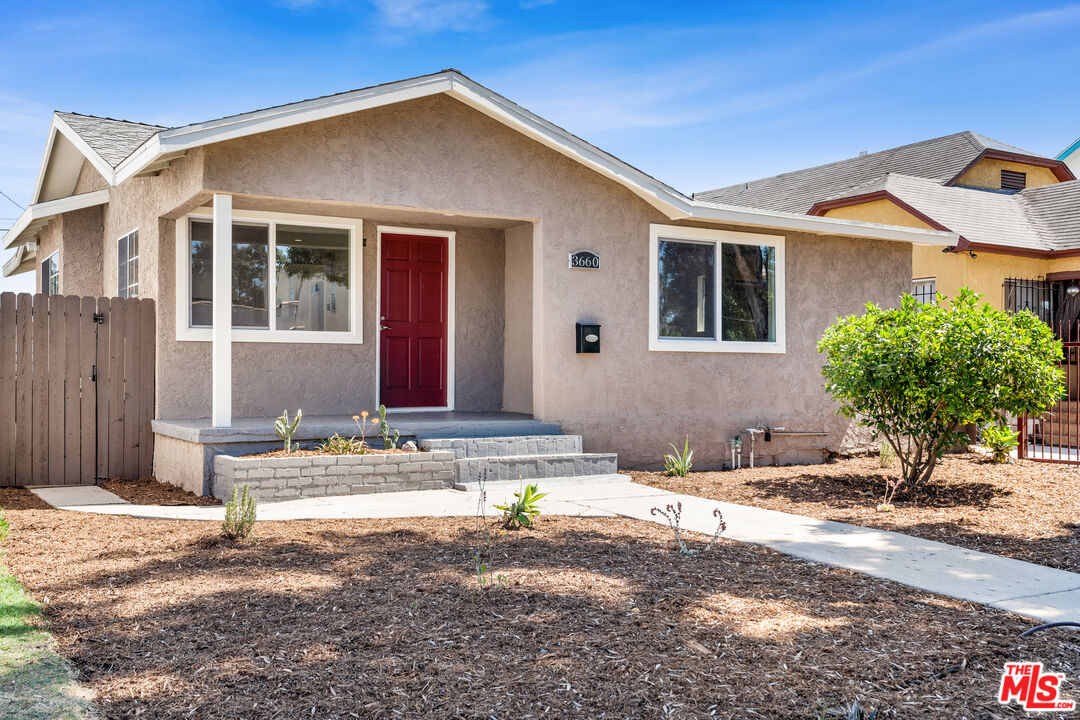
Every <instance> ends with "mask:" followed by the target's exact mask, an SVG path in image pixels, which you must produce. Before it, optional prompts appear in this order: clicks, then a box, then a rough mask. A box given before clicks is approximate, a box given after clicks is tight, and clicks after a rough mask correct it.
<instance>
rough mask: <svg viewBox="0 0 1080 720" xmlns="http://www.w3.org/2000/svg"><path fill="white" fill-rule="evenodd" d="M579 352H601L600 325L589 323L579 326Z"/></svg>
mask: <svg viewBox="0 0 1080 720" xmlns="http://www.w3.org/2000/svg"><path fill="white" fill-rule="evenodd" d="M577 351H578V352H579V353H598V352H600V325H599V324H589V323H578V324H577Z"/></svg>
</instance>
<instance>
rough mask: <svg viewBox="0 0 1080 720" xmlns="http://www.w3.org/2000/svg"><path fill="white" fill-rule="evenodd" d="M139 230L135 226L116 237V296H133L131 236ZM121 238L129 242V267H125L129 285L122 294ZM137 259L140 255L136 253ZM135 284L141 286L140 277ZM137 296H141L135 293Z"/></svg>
mask: <svg viewBox="0 0 1080 720" xmlns="http://www.w3.org/2000/svg"><path fill="white" fill-rule="evenodd" d="M138 232H139V228H135V229H134V230H130V231H128V232H126V233H124V234H123V235H121V236H120V237H118V238H116V296H117V297H122V298H130V297H131V293H130V290H131V285H132V283H131V259H132V258H131V236H132V235H136V234H138ZM121 240H127V244H128V257H127V267H126V268H125V270H126V271H127V280H128V282H127V287H125V288H124V289H123V290H124V292H125V293H126V294H124V295H121V294H120V290H121V288H120V241H121ZM140 252H142V251H141V250H140ZM135 259H136V260H138V259H139V256H138V255H136V256H135ZM139 265H140V266H141V265H142V263H139ZM135 286H136V287H140V286H139V279H138V278H137V277H136V278H135ZM136 292H138V291H136ZM135 297H136V298H137V297H139V296H138V295H135Z"/></svg>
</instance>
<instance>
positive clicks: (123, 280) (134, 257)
mask: <svg viewBox="0 0 1080 720" xmlns="http://www.w3.org/2000/svg"><path fill="white" fill-rule="evenodd" d="M116 294H117V296H119V297H122V298H137V297H139V231H138V230H132V231H131V232H129V233H128V234H127V235H125V236H124V237H122V238H120V239H119V240H117V241H116Z"/></svg>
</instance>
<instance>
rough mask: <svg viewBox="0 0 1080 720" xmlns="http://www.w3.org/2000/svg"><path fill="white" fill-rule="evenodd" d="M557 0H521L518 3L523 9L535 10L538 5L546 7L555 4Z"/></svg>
mask: <svg viewBox="0 0 1080 720" xmlns="http://www.w3.org/2000/svg"><path fill="white" fill-rule="evenodd" d="M554 4H555V0H521V1H520V2H519V3H518V7H520V8H521V9H522V10H535V9H536V8H538V7H544V6H545V5H554Z"/></svg>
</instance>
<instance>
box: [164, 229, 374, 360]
mask: <svg viewBox="0 0 1080 720" xmlns="http://www.w3.org/2000/svg"><path fill="white" fill-rule="evenodd" d="M213 230H214V227H213V216H212V214H211V213H210V211H209V209H206V210H204V211H200V212H195V213H192V214H191V215H188V216H187V217H184V218H181V219H180V220H178V221H177V224H176V267H177V283H176V306H177V312H176V316H177V318H178V322H177V328H176V336H177V339H178V340H199V341H205V340H210V339H211V332H210V327H211V322H212V316H213V300H214V297H213V285H214V283H213ZM362 237H363V232H362V221H361V220H357V219H355V218H332V217H324V216H315V215H293V214H285V213H276V212H257V211H246V212H245V211H235V212H233V227H232V242H233V251H232V256H233V268H232V286H233V287H232V294H233V296H232V303H231V304H232V319H233V333H232V336H233V340H234V341H236V342H305V343H360V342H362V341H363V333H362V323H361V313H360V298H361V297H362V286H361V278H362V272H363V270H362V261H363V258H362V256H363V253H362Z"/></svg>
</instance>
